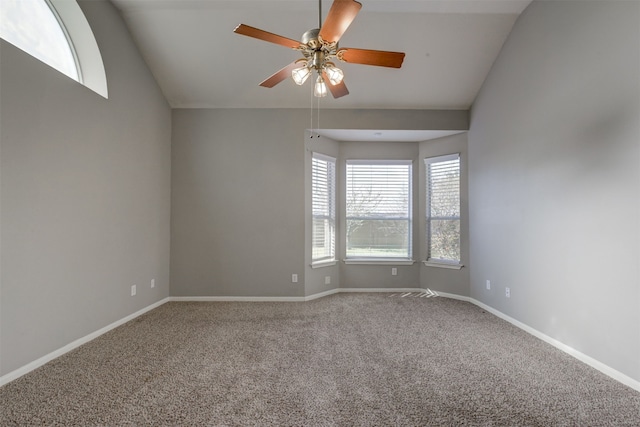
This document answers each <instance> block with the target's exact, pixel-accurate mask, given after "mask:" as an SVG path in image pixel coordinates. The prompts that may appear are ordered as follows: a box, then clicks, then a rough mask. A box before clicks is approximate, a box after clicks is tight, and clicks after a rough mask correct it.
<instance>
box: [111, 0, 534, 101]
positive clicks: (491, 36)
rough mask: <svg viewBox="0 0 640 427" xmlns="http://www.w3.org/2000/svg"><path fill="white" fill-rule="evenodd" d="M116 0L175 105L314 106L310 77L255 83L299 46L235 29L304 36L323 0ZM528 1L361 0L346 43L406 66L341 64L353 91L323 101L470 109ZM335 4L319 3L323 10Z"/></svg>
mask: <svg viewBox="0 0 640 427" xmlns="http://www.w3.org/2000/svg"><path fill="white" fill-rule="evenodd" d="M111 1H112V2H113V3H114V4H115V5H116V7H117V8H118V9H119V10H120V11H121V13H122V15H123V17H124V19H125V22H126V23H127V25H128V27H129V29H130V31H131V33H132V35H133V38H134V39H135V41H136V43H137V44H138V46H139V48H140V51H141V53H142V55H143V57H144V58H145V60H146V62H147V64H148V65H149V67H150V68H151V71H152V73H153V74H154V76H155V78H156V79H157V81H158V83H159V85H160V87H161V88H162V91H163V92H164V95H165V96H166V98H167V100H168V101H169V103H170V105H171V106H172V107H174V108H309V106H310V103H311V100H312V96H311V83H310V81H307V83H306V84H305V86H303V87H299V86H296V85H295V84H294V83H293V82H292V81H291V80H290V79H287V80H285V81H283V82H282V83H280V84H279V85H277V86H275V87H274V88H272V89H267V88H263V87H260V86H258V84H259V83H260V82H261V81H262V80H264V79H265V78H266V77H268V76H270V75H271V74H273V73H275V72H276V71H278V70H279V69H280V68H282V67H284V66H285V65H287V64H289V63H290V62H293V60H295V59H297V58H298V57H299V56H300V54H299V53H298V52H295V51H293V50H290V49H288V48H285V47H282V46H279V45H275V44H271V43H267V42H264V41H261V40H257V39H253V38H249V37H245V36H241V35H238V34H235V33H233V29H234V28H235V27H236V26H237V25H238V24H240V23H244V24H247V25H250V26H253V27H258V28H260V29H263V30H266V31H269V32H272V33H276V34H279V35H282V36H285V37H288V38H292V39H296V40H298V39H299V38H300V36H301V35H302V33H304V32H305V31H307V30H309V29H311V28H316V27H317V26H318V25H317V24H318V2H317V0H111ZM530 1H531V0H393V1H381V0H360V2H361V3H362V5H363V6H362V10H361V11H360V13H359V14H358V16H357V17H356V19H355V21H354V22H353V23H352V24H351V26H350V27H349V29H348V30H347V31H346V33H345V34H344V36H343V37H342V39H341V40H340V46H341V47H356V48H363V49H376V50H391V51H402V52H405V53H406V57H405V60H404V64H403V66H402V68H401V69H388V68H384V67H372V66H367V65H358V64H346V63H338V64H337V65H338V66H340V67H341V68H342V69H343V70H344V72H345V83H346V85H347V87H348V89H349V92H350V94H349V95H347V96H345V97H342V98H339V99H333V98H331V95H329V96H328V97H327V98H323V99H322V100H321V103H320V106H321V107H322V108H382V109H468V108H469V107H470V106H471V104H472V102H473V100H474V99H475V97H476V95H477V93H478V90H479V89H480V86H481V85H482V82H483V81H484V79H485V77H486V75H487V73H488V71H489V69H490V67H491V65H492V64H493V61H494V60H495V58H496V56H497V55H498V52H499V51H500V49H501V47H502V44H503V42H504V40H505V38H506V37H507V35H508V34H509V32H510V30H511V28H512V26H513V24H514V22H515V20H516V19H517V17H518V14H519V13H520V12H522V11H523V10H524V9H525V8H526V6H527V5H528V4H529V3H530ZM331 3H332V1H331V0H324V1H323V6H322V10H323V15H326V13H327V11H328V10H329V8H330V6H331ZM323 20H324V17H323ZM310 80H311V79H310Z"/></svg>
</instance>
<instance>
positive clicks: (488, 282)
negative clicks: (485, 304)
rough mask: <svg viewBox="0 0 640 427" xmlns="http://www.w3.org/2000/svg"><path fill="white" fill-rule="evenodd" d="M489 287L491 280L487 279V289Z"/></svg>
mask: <svg viewBox="0 0 640 427" xmlns="http://www.w3.org/2000/svg"><path fill="white" fill-rule="evenodd" d="M489 289H491V280H487V290H489Z"/></svg>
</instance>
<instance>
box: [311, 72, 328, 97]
mask: <svg viewBox="0 0 640 427" xmlns="http://www.w3.org/2000/svg"><path fill="white" fill-rule="evenodd" d="M313 95H314V96H315V97H317V98H323V97H325V96H327V85H326V84H325V83H324V79H323V78H322V76H318V80H316V85H315V86H314V88H313Z"/></svg>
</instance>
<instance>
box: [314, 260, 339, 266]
mask: <svg viewBox="0 0 640 427" xmlns="http://www.w3.org/2000/svg"><path fill="white" fill-rule="evenodd" d="M337 263H338V262H337V261H336V260H333V261H320V262H314V263H312V264H311V268H322V267H332V266H334V265H336V264H337Z"/></svg>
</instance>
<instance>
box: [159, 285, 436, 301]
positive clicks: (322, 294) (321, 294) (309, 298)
mask: <svg viewBox="0 0 640 427" xmlns="http://www.w3.org/2000/svg"><path fill="white" fill-rule="evenodd" d="M424 291H425V290H424V289H421V288H336V289H330V290H328V291H324V292H319V293H317V294H312V295H307V296H306V297H233V296H224V297H169V299H170V300H171V301H177V302H221V301H236V302H305V301H313V300H314V299H318V298H322V297H326V296H329V295H333V294H337V293H342V292H424Z"/></svg>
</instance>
